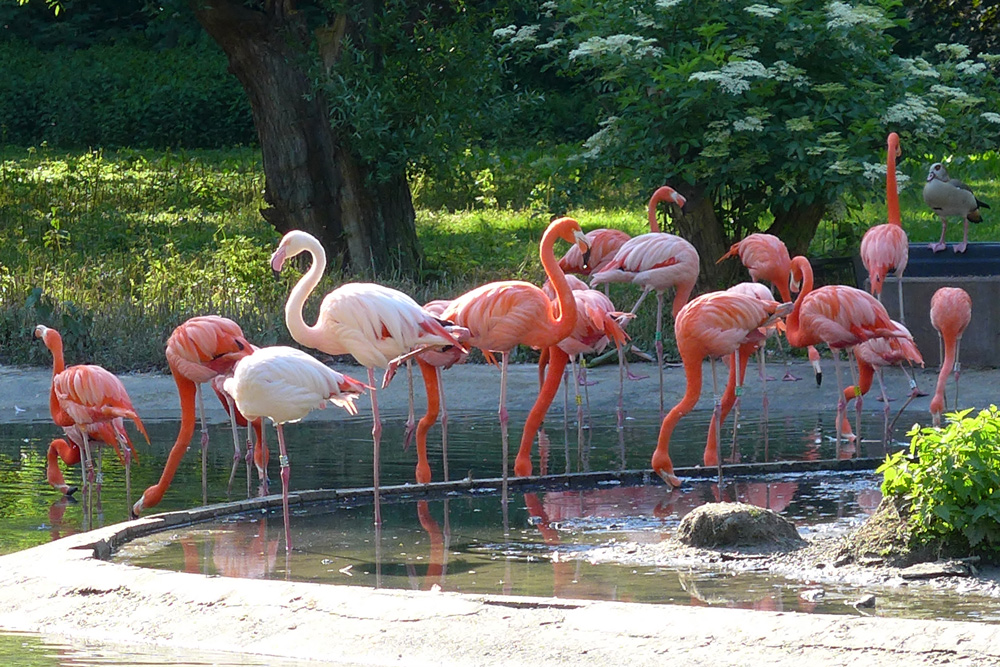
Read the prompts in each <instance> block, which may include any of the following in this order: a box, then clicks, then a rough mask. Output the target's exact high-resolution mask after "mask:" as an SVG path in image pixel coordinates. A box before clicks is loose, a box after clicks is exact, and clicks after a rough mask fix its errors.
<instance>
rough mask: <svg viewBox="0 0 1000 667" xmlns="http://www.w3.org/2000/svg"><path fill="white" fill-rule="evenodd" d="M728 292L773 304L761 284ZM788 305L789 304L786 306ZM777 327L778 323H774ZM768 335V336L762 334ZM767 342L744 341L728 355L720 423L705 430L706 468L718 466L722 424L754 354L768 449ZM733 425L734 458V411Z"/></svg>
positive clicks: (760, 339) (755, 338) (758, 338)
mask: <svg viewBox="0 0 1000 667" xmlns="http://www.w3.org/2000/svg"><path fill="white" fill-rule="evenodd" d="M726 291H727V292H732V293H734V294H743V295H744V296H749V297H751V298H754V299H758V300H760V301H774V296H773V295H772V294H771V290H769V289H768V288H766V287H764V286H763V285H761V284H760V283H739V284H736V285H733V286H732V287H730V288H729V289H727V290H726ZM786 303H790V302H786ZM776 324H777V323H776ZM761 333H765V334H766V333H767V332H761ZM766 341H767V336H766V335H764V336H750V337H749V339H748V340H747V341H745V342H744V343H742V344H741V345H740V346H739V347H738V348H737V349H736V350H735V351H734V352H733V353H732V354H730V355H729V357H728V359H729V379H728V380H727V382H726V388H725V390H724V391H723V394H722V400H721V401H720V402H719V405H718V408H717V409H718V413H719V419H718V421H716V420H715V419H713V420H712V421H711V422H710V423H709V426H708V440H707V442H706V443H705V454H704V457H703V460H704V463H705V465H706V466H717V465H719V445H718V434H719V431H721V429H722V424H723V423H725V421H726V417H727V416H729V411H730V410H732V409H733V407H737V408H738V404H739V397H740V394H742V391H743V379H744V377H745V376H746V371H747V362H749V361H750V357H751V356H752V355H753V353H754V352H759V359H760V378H761V383H762V384H761V386H762V388H763V389H762V393H763V397H762V399H761V401H762V405H763V413H764V417H763V424H764V443H765V447H766V446H767V408H768V398H767V376H766V373H765V371H764V347H765V344H766ZM734 421H735V422H737V423H735V424H734V425H733V454H734V455H735V454H736V434H737V429H738V428H739V424H738V422H739V412H738V411H737V417H736V419H735V420H734Z"/></svg>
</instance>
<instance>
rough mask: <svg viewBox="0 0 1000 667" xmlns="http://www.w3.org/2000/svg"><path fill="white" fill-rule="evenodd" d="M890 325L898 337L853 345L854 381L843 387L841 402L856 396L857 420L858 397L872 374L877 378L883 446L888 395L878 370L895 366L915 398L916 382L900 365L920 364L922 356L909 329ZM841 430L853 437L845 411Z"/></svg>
mask: <svg viewBox="0 0 1000 667" xmlns="http://www.w3.org/2000/svg"><path fill="white" fill-rule="evenodd" d="M893 325H894V326H895V327H896V329H897V330H899V331H900V333H901V334H902V335H901V336H900V337H899V338H872V339H871V340H866V341H865V342H864V343H861V344H860V345H856V346H855V347H854V357H855V359H857V361H858V383H857V384H856V385H852V386H850V387H847V388H846V389H845V390H844V401H845V403H850V402H851V400H852V399H857V400H856V403H855V410H856V412H857V416H856V418H855V420H856V421H857V422H860V420H861V399H862V397H863V396H864V395H865V394H867V393H868V390H869V389H871V386H872V380H873V379H875V378H876V377H877V378H878V384H879V388H880V390H881V392H882V403H883V405H882V409H883V413H884V422H883V445H884V444H886V442H887V441H888V437H889V398H888V396H886V393H885V384H884V383H883V382H882V369H883V368H884V367H886V366H895V365H899V366H900V368H901V369H902V371H903V373H904V374H906V377H907V379H908V380H909V381H910V387H911V393H910V395H911V397H915V396H917V395H919V394H918V392H917V383H916V381H915V380H914V379H913V378H912V377H911V376H910V374H909V373H907V372H906V369H905V368H903V367H902V364H903V363H909V364H911V365H912V364H920V365H921V366H923V365H924V359H923V357H922V356H921V354H920V350H919V349H918V348H917V344H916V343H915V342H914V340H913V336H912V335H911V334H910V332H909V330H908V329H907V328H906V327H904V326H903V325H902V324H900V323H899V322H895V321H894V322H893ZM908 402H909V401H907V403H908ZM903 407H904V408H905V407H906V406H905V405H904V406H903ZM841 431H843V434H844V436H845V437H846V438H847V439H848V440H852V439H854V437H855V436H854V433H853V432H852V431H851V425H850V422H848V421H847V415H846V414H845V415H844V416H843V419H842V421H841Z"/></svg>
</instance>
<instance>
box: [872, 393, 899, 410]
mask: <svg viewBox="0 0 1000 667" xmlns="http://www.w3.org/2000/svg"><path fill="white" fill-rule="evenodd" d="M875 400H876V401H881V400H883V399H882V397H881V396H876V397H875ZM895 400H896V399H895V398H889V397H888V396H886V397H885V401H886V402H889V403H891V402H892V401H895ZM885 408H886V410H888V409H889V406H888V405H886V406H885Z"/></svg>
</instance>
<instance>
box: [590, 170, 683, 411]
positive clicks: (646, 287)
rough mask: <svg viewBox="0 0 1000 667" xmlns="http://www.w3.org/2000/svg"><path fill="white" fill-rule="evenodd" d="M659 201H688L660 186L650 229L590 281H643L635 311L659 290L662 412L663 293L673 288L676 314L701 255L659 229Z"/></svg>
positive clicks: (651, 202)
mask: <svg viewBox="0 0 1000 667" xmlns="http://www.w3.org/2000/svg"><path fill="white" fill-rule="evenodd" d="M660 202H673V203H675V204H677V205H678V206H680V207H681V211H684V208H685V206H686V205H687V200H686V199H685V198H684V197H683V196H681V195H680V194H679V193H678V192H676V191H675V190H674V189H673V188H671V187H669V186H663V187H661V188H658V189H657V190H656V192H654V193H653V196H652V197H650V199H649V206H648V209H647V213H648V217H649V233H648V234H642V235H640V236H635V237H633V238H631V239H629V240H628V241H626V242H625V243H624V244H622V247H621V248H619V249H618V252H617V253H615V256H614V259H612V260H611V262H610V263H609V264H608V265H607V266H606V267H605V269H604V270H603V271H601V272H599V273H595V274H594V276H593V279H592V280H591V281H590V284H591V286H596V285H600V284H603V283H634V284H636V285H641V286H642V294H641V295H640V296H639V300H638V301H636V302H635V305H634V306H632V310H631V311H630V312H632V313H633V314H634V313H635V312H636V311H637V310H638V309H639V305H640V304H641V303H642V301H643V299H645V298H646V296H647V295H648V294H649V293H650V292H652V291H655V292H656V362H657V365H658V366H659V368H660V414H663V293H664V292H665V291H667V290H668V289H670V288H671V287H673V288H674V290H675V292H674V305H673V309H672V314H673V316H674V317H675V318H676V317H677V313H679V312H680V310H681V308H682V307H683V306H684V304H686V303H687V301H688V298H690V296H691V291H692V290H693V289H694V284H695V281H697V280H698V271H699V263H698V262H699V259H698V251H697V250H695V247H694V246H693V245H691V244H690V243H689V242H687V241H685V240H684V239H682V238H681V237H679V236H675V235H673V234H666V233H661V232H660V225H659V223H658V222H657V221H656V205H657V204H658V203H660Z"/></svg>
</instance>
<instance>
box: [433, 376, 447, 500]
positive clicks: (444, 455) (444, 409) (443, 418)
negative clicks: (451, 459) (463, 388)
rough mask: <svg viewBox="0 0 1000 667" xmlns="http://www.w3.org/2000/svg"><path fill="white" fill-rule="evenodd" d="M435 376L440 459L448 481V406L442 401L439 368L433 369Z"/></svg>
mask: <svg viewBox="0 0 1000 667" xmlns="http://www.w3.org/2000/svg"><path fill="white" fill-rule="evenodd" d="M434 372H435V373H436V374H437V384H438V395H439V396H440V397H441V458H442V465H443V466H444V481H446V482H447V481H448V406H447V404H446V403H445V400H444V376H443V375H442V374H441V369H440V368H435V369H434Z"/></svg>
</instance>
